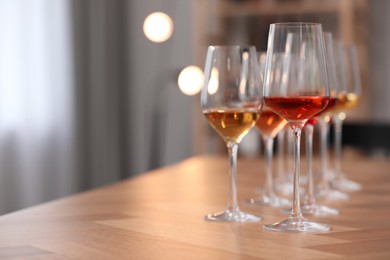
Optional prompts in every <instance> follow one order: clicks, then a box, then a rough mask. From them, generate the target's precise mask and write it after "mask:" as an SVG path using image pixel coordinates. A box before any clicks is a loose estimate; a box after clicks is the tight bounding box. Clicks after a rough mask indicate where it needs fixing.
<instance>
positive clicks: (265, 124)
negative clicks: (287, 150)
mask: <svg viewBox="0 0 390 260" xmlns="http://www.w3.org/2000/svg"><path fill="white" fill-rule="evenodd" d="M266 57H267V54H266V53H264V52H262V53H260V63H259V65H260V78H261V79H263V77H264V69H265V59H266ZM275 58H277V59H279V61H280V62H279V65H283V58H284V57H283V56H281V57H275ZM286 125H287V121H286V120H285V119H284V118H283V117H281V116H280V115H278V114H276V113H274V112H273V111H272V110H270V109H269V108H267V107H265V106H263V108H262V110H261V112H260V114H259V119H257V121H256V128H257V130H258V131H259V132H260V134H261V138H262V140H263V144H264V148H265V149H264V150H265V161H266V178H265V185H264V189H262V195H261V196H260V197H258V198H251V199H249V201H248V202H249V204H259V205H268V206H271V207H280V206H287V205H291V202H290V201H288V200H287V199H284V198H281V197H279V196H277V195H276V192H275V188H274V183H273V174H272V157H273V147H274V139H275V137H276V135H277V134H278V133H279V131H281V130H282V129H283V128H284V127H285V126H286Z"/></svg>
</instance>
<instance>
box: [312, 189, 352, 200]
mask: <svg viewBox="0 0 390 260" xmlns="http://www.w3.org/2000/svg"><path fill="white" fill-rule="evenodd" d="M315 197H316V198H317V199H325V200H332V201H340V200H348V199H349V195H348V194H346V193H344V192H341V191H338V190H333V189H321V190H319V191H318V192H317V193H316V195H315Z"/></svg>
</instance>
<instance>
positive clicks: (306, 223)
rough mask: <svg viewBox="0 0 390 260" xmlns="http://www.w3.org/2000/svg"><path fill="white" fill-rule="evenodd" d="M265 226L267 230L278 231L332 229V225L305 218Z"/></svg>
mask: <svg viewBox="0 0 390 260" xmlns="http://www.w3.org/2000/svg"><path fill="white" fill-rule="evenodd" d="M263 228H264V229H265V230H267V231H278V232H326V231H329V230H331V226H330V225H327V224H321V223H317V222H314V221H310V220H307V219H305V218H301V219H292V218H289V219H286V220H283V221H281V222H277V223H274V224H267V225H264V226H263Z"/></svg>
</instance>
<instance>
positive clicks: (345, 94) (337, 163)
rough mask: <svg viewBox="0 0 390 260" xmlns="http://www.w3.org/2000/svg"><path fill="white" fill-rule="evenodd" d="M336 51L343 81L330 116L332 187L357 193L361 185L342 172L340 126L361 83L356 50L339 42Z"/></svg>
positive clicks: (355, 101) (357, 94) (359, 90)
mask: <svg viewBox="0 0 390 260" xmlns="http://www.w3.org/2000/svg"><path fill="white" fill-rule="evenodd" d="M335 49H336V51H337V57H338V59H337V63H336V65H337V66H338V71H339V72H340V78H341V79H342V80H343V91H342V92H341V93H340V95H339V102H338V104H337V106H336V108H335V111H334V113H333V116H332V120H333V124H334V136H335V146H334V148H335V150H334V171H335V172H334V179H333V180H332V186H334V187H335V188H337V189H340V190H343V191H358V190H361V189H362V185H361V184H360V183H358V182H355V181H353V180H350V179H348V178H347V174H346V173H344V172H343V170H342V154H343V152H342V141H341V137H342V126H343V122H344V120H345V118H346V112H347V111H348V110H350V109H352V108H353V107H355V105H356V104H357V103H358V99H359V97H360V95H361V81H360V74H359V61H358V57H357V49H356V47H355V46H354V45H350V46H348V47H344V45H343V43H342V42H341V41H335Z"/></svg>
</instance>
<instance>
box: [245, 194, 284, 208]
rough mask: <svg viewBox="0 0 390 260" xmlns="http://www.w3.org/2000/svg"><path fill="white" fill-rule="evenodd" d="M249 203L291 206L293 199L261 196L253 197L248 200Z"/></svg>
mask: <svg viewBox="0 0 390 260" xmlns="http://www.w3.org/2000/svg"><path fill="white" fill-rule="evenodd" d="M246 203H247V204H249V205H262V206H270V207H286V206H291V204H292V203H291V201H289V200H287V199H284V198H280V197H278V196H262V197H261V198H251V199H249V200H248V201H247V202H246Z"/></svg>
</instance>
